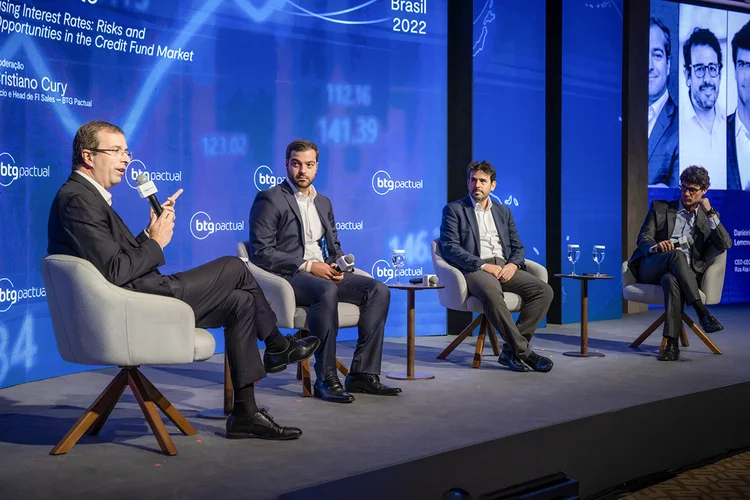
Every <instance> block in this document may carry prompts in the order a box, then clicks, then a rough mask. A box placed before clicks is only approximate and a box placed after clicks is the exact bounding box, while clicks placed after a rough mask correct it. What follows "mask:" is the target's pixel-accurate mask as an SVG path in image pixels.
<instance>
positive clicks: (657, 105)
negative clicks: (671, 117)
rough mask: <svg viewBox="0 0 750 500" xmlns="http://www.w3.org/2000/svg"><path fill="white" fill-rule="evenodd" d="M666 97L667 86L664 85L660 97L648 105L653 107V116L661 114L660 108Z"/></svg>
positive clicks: (665, 102)
mask: <svg viewBox="0 0 750 500" xmlns="http://www.w3.org/2000/svg"><path fill="white" fill-rule="evenodd" d="M667 98H669V92H667V88H666V87H664V92H663V93H662V95H661V97H659V98H658V99H657V100H656V102H654V103H653V104H652V105H651V106H649V107H650V108H654V116H659V115H660V114H661V110H662V109H664V106H665V105H666V104H667Z"/></svg>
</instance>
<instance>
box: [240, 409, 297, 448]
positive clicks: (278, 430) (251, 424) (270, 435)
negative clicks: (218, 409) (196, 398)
mask: <svg viewBox="0 0 750 500" xmlns="http://www.w3.org/2000/svg"><path fill="white" fill-rule="evenodd" d="M301 435H302V431H301V430H299V429H297V428H296V427H282V426H280V425H279V424H277V423H276V422H274V421H273V417H271V415H269V414H268V412H267V411H266V410H265V409H262V408H261V409H259V410H258V411H257V412H255V413H254V414H253V415H246V416H241V417H235V416H234V415H229V418H228V419H227V439H248V438H260V439H274V440H277V441H284V440H289V439H297V438H298V437H300V436H301Z"/></svg>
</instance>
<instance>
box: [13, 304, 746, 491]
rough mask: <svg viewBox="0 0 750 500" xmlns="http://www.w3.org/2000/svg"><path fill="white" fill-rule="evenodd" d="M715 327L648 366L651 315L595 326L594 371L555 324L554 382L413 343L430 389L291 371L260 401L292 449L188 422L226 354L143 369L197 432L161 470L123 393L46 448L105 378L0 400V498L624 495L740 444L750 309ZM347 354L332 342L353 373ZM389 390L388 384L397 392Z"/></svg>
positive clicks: (272, 382) (722, 314)
mask: <svg viewBox="0 0 750 500" xmlns="http://www.w3.org/2000/svg"><path fill="white" fill-rule="evenodd" d="M713 310H714V311H715V313H716V315H717V317H719V319H720V320H721V321H722V322H723V323H724V325H725V326H726V329H725V330H724V331H723V332H720V333H717V334H713V335H712V338H713V339H714V341H715V342H716V343H717V344H718V345H719V347H720V348H721V349H722V350H723V351H724V355H723V356H717V355H714V354H711V353H710V352H709V350H708V348H706V347H705V346H704V345H703V344H702V343H701V342H700V341H699V340H698V339H697V338H696V337H695V336H694V335H692V333H689V340H690V347H689V348H686V349H683V350H682V354H683V359H682V360H681V361H679V362H676V363H662V362H658V361H657V360H656V351H657V349H658V343H659V340H660V337H659V334H658V333H657V334H655V335H654V336H652V338H651V339H649V341H648V342H647V343H645V344H644V345H643V346H641V348H640V349H638V350H631V349H629V348H628V345H629V343H630V342H631V341H632V340H633V339H634V338H635V337H637V336H638V334H639V333H640V332H641V331H643V330H644V329H645V328H646V326H648V325H649V324H650V323H651V322H652V321H653V320H654V319H655V318H656V317H657V316H658V315H659V313H660V311H658V310H656V311H651V312H649V313H646V314H642V315H634V316H628V317H625V318H623V319H622V320H617V321H603V322H597V323H591V324H590V325H589V335H590V341H589V346H590V349H592V350H598V351H601V352H603V353H604V354H606V357H603V358H588V359H581V358H571V357H564V356H562V355H561V353H562V352H564V351H569V350H571V349H575V348H576V346H577V345H578V342H579V337H578V325H565V326H559V325H550V326H548V327H547V328H544V329H542V330H540V331H539V333H538V335H537V340H535V343H534V345H535V348H536V349H537V351H539V352H543V353H544V354H546V355H549V356H552V358H553V360H554V361H555V368H554V369H553V371H552V372H550V373H548V374H538V373H521V374H519V373H511V372H508V371H507V370H505V369H504V368H502V367H501V366H500V365H498V364H497V361H496V360H497V358H496V357H495V356H493V355H492V351H491V349H490V346H489V343H487V346H486V349H485V358H484V361H483V363H482V366H481V368H480V369H478V370H475V369H472V368H471V360H472V357H473V350H474V339H475V338H473V339H470V340H469V341H467V342H465V343H464V345H462V346H461V347H459V349H457V350H456V351H455V352H454V354H453V355H451V357H449V359H448V360H447V361H438V360H436V359H435V357H436V356H437V355H438V353H439V352H440V351H441V350H442V349H443V348H444V347H445V346H446V345H447V344H448V343H449V342H450V340H451V339H452V337H427V338H418V339H417V351H416V356H417V370H418V371H423V372H424V371H426V372H431V373H433V374H434V375H435V376H436V378H435V379H434V380H427V381H412V382H399V384H400V385H401V387H403V389H404V393H403V394H402V395H401V396H399V397H394V398H379V397H374V396H367V395H357V400H356V402H355V403H353V404H351V405H334V404H329V403H323V402H321V401H319V400H315V399H303V398H302V397H301V385H300V383H299V382H298V381H297V380H296V379H295V377H294V375H295V370H293V369H288V370H287V371H285V372H283V373H281V374H277V375H272V376H270V377H268V378H266V379H265V380H264V381H263V382H262V383H261V384H260V387H259V388H258V389H257V390H256V394H257V398H258V402H259V404H260V405H262V406H265V407H267V408H268V409H269V410H270V411H271V413H272V414H273V415H274V416H275V417H276V418H277V419H278V421H280V422H281V423H284V424H288V425H297V426H299V427H301V428H302V429H303V431H304V435H303V436H302V438H301V439H299V440H297V441H290V442H282V443H278V442H267V441H260V440H245V441H229V440H226V439H224V437H223V425H224V423H223V422H221V421H210V420H201V419H197V418H195V414H196V413H197V412H198V411H199V410H201V409H203V408H206V407H216V406H219V405H220V404H221V395H222V391H221V385H220V384H221V380H222V368H223V364H222V363H223V357H222V356H215V357H214V358H212V360H211V361H209V362H205V363H195V364H192V365H185V366H172V367H156V368H144V369H143V372H144V373H145V374H146V375H147V376H148V377H149V378H150V379H151V380H152V381H153V382H154V384H155V385H156V386H157V387H158V388H159V389H161V391H162V392H163V393H164V395H165V396H167V398H169V399H170V400H171V401H172V403H173V404H175V406H177V408H178V409H180V410H181V411H182V412H183V414H184V415H185V416H186V417H187V418H188V419H189V420H190V421H191V422H192V423H193V424H194V425H195V427H196V428H197V429H198V431H199V432H200V434H199V435H198V436H193V437H186V436H182V435H180V434H178V433H177V431H176V429H175V428H174V427H173V426H171V425H170V426H168V428H169V429H170V431H171V432H172V434H173V439H174V442H175V445H176V446H177V449H178V451H179V454H178V455H177V456H175V457H166V456H164V455H161V454H159V453H157V452H156V451H157V450H158V446H157V444H156V441H155V440H154V438H153V436H152V435H151V434H150V432H149V430H148V427H147V424H146V422H145V420H144V419H143V417H142V415H141V413H140V410H139V409H138V407H137V404H136V402H135V400H134V398H133V397H132V395H131V393H130V392H129V390H128V391H126V393H125V395H124V396H123V400H122V401H121V403H120V404H119V405H118V406H117V408H116V409H115V411H114V412H113V414H112V416H111V418H110V420H109V421H108V423H107V424H106V425H105V427H104V429H103V430H102V432H101V434H100V435H99V436H98V437H84V438H83V439H82V440H81V441H80V442H79V444H78V445H76V446H75V447H74V448H73V449H72V451H71V452H70V453H69V454H68V455H65V456H60V457H53V456H50V455H49V454H48V453H49V451H50V449H51V448H52V447H53V446H54V445H55V443H56V442H57V441H58V440H59V439H60V437H61V436H62V435H63V434H64V433H65V432H66V431H67V429H68V428H69V427H70V426H71V425H72V424H73V422H74V421H75V420H76V419H77V418H78V416H79V415H80V414H81V412H82V411H83V410H84V409H85V408H86V407H87V406H88V405H89V404H90V403H91V402H92V401H93V399H94V398H95V397H96V395H97V394H98V393H99V392H100V391H101V390H102V389H103V388H104V387H105V386H106V384H107V383H108V382H109V381H110V380H111V377H112V375H113V374H114V373H115V370H113V369H108V370H101V371H96V372H88V373H82V374H76V375H71V376H65V377H60V378H56V379H51V380H45V381H41V382H34V383H30V384H25V385H21V386H16V387H10V388H7V389H3V390H0V497H2V498H9V499H11V498H12V499H25V498H33V499H40V498H55V499H60V498H84V497H87V496H90V497H95V498H106V499H108V500H112V499H120V498H128V499H130V498H163V499H167V498H216V499H219V498H221V499H229V498H244V499H248V498H251V499H264V498H277V497H280V496H282V497H284V498H326V499H333V498H342V499H344V498H346V499H349V498H357V499H360V498H373V499H375V498H377V499H400V498H408V499H416V498H439V497H440V495H441V493H442V492H444V491H446V490H447V489H449V488H451V487H462V488H464V489H466V490H468V491H469V492H470V493H473V494H475V495H479V494H482V493H486V492H489V491H492V490H496V489H499V488H502V487H505V486H509V485H513V484H517V483H520V482H523V481H526V480H529V479H533V478H536V477H539V476H543V475H546V474H549V473H553V472H557V471H559V470H562V471H565V472H566V473H567V474H568V475H569V476H571V477H573V478H575V479H577V480H579V481H580V487H581V494H582V496H584V497H585V496H588V495H592V494H594V493H597V492H599V491H601V490H604V489H606V488H608V487H610V486H613V485H615V484H617V483H621V482H625V481H628V480H632V479H635V478H638V477H641V476H644V475H647V474H651V473H655V472H659V471H662V470H665V469H669V468H677V467H681V466H684V465H688V464H691V463H694V462H698V461H699V460H701V459H704V458H707V457H709V456H713V455H717V454H720V453H723V452H725V451H727V450H730V449H737V448H743V447H748V446H750V426H749V425H748V424H747V415H748V414H749V413H748V411H747V410H748V406H749V405H750V383H748V381H750V368H748V360H749V359H750V337H748V335H747V332H748V325H750V309H748V308H746V307H744V308H740V307H722V308H719V307H716V308H713ZM404 344H405V339H387V340H386V343H385V353H384V366H383V371H384V373H385V372H390V371H403V370H404V366H405V361H406V348H405V345H404ZM352 350H353V343H351V342H344V343H341V344H340V346H339V357H340V358H341V359H342V360H343V361H344V363H347V362H348V361H349V359H350V358H349V357H350V356H351V353H352ZM389 382H394V381H389Z"/></svg>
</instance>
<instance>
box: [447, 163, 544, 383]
mask: <svg viewBox="0 0 750 500" xmlns="http://www.w3.org/2000/svg"><path fill="white" fill-rule="evenodd" d="M496 175H497V174H496V173H495V169H494V168H493V167H492V165H490V164H489V163H488V162H486V161H482V162H473V163H471V164H470V165H469V168H468V185H469V194H468V195H467V196H466V197H465V198H463V199H462V200H459V201H454V202H452V203H449V204H447V205H446V206H445V208H443V221H442V223H441V224H440V245H441V247H442V250H443V255H444V256H445V260H446V261H448V263H449V264H451V265H453V266H454V267H457V268H458V269H459V270H461V272H463V273H464V275H465V276H466V285H467V286H468V288H469V294H471V295H472V296H474V297H477V298H478V299H479V300H480V301H481V302H482V307H483V310H484V314H485V315H486V316H487V319H488V320H489V322H490V325H492V327H494V328H495V329H496V330H497V331H498V332H499V333H500V336H501V337H502V338H503V340H504V341H505V344H504V345H503V351H502V352H501V353H500V357H499V358H498V362H499V363H500V364H501V365H504V366H507V367H508V368H509V369H511V370H513V371H517V372H526V371H529V367H531V368H532V369H533V370H535V371H539V372H548V371H550V370H551V369H552V360H551V359H549V358H546V357H543V356H539V355H538V354H537V353H535V352H534V351H532V350H531V347H530V346H529V342H530V341H531V337H532V336H533V335H534V332H535V331H536V328H537V327H538V326H539V323H540V322H541V321H542V318H543V317H544V316H545V315H546V314H547V311H548V310H549V306H550V304H551V303H552V298H553V296H554V292H553V291H552V288H551V287H550V286H549V285H548V284H547V283H545V282H543V281H542V280H540V279H539V278H537V277H536V276H533V275H532V274H530V273H528V272H526V271H525V270H524V267H525V265H524V248H523V244H522V243H521V238H519V236H518V231H517V230H516V223H515V222H514V221H513V215H512V214H511V212H510V209H509V208H508V207H506V206H504V205H501V204H499V203H492V200H491V199H490V193H491V192H492V191H493V190H494V189H495V186H496V181H495V178H496ZM503 291H508V292H513V293H517V294H518V295H520V296H521V298H522V300H523V308H522V309H521V314H520V315H519V317H518V322H517V323H514V322H513V317H512V316H511V313H510V311H509V310H508V306H507V305H506V303H505V298H504V296H503Z"/></svg>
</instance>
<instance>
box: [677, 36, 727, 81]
mask: <svg viewBox="0 0 750 500" xmlns="http://www.w3.org/2000/svg"><path fill="white" fill-rule="evenodd" d="M696 45H708V46H709V47H711V48H712V49H714V52H716V57H717V60H718V62H719V69H721V68H722V67H723V66H724V65H723V64H722V62H721V45H719V40H718V39H717V38H716V35H714V34H713V33H712V32H711V30H707V29H706V28H695V29H694V30H693V32H692V33H691V34H690V37H688V39H687V40H686V41H685V45H683V46H682V56H683V57H684V58H685V69H686V70H687V72H688V74H690V70H691V69H692V60H691V51H692V50H693V47H695V46H696Z"/></svg>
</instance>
